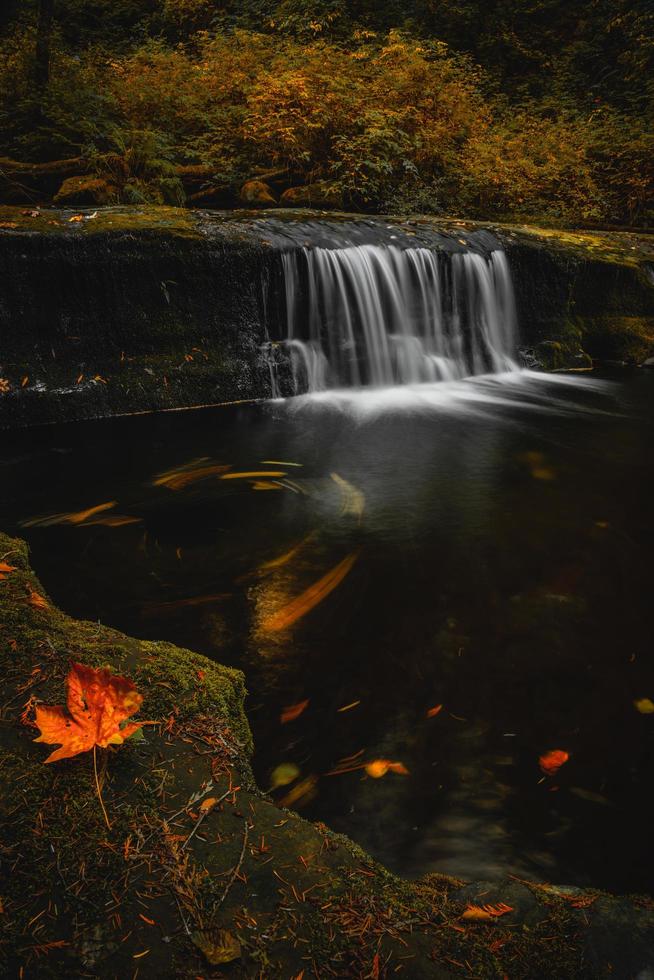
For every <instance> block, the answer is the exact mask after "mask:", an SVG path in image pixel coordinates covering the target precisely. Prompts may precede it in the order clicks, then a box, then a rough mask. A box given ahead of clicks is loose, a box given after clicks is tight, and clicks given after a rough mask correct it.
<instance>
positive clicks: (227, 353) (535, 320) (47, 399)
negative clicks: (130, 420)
mask: <svg viewBox="0 0 654 980" xmlns="http://www.w3.org/2000/svg"><path fill="white" fill-rule="evenodd" d="M295 203H302V202H300V201H299V200H298V201H297V202H295ZM317 220H319V221H321V222H330V223H331V224H332V225H333V224H334V223H337V224H343V226H346V225H347V223H349V222H357V223H358V224H359V225H361V224H363V225H365V224H366V223H367V224H370V223H371V222H372V223H374V222H376V223H377V224H378V225H380V227H390V225H389V224H388V223H389V222H391V223H393V226H394V227H396V229H397V232H398V235H400V236H403V237H405V238H406V236H413V237H412V238H411V239H409V240H412V241H415V242H420V241H422V240H427V239H428V240H429V241H431V242H434V241H436V242H437V244H436V247H440V246H439V245H438V241H440V242H441V243H444V245H445V247H447V249H448V251H452V250H457V249H458V250H459V251H460V250H462V249H465V248H467V247H468V243H469V240H470V238H471V237H474V235H478V234H479V233H480V232H481V233H488V234H489V235H491V236H493V238H494V239H495V240H496V241H499V242H500V243H501V244H502V245H503V246H504V247H505V249H506V254H507V256H508V260H509V263H510V266H511V269H512V273H513V281H514V285H515V292H516V303H517V308H518V315H519V320H520V333H521V338H520V345H521V353H522V356H523V360H524V363H525V364H526V365H527V366H529V367H535V368H536V369H539V370H589V369H590V368H591V367H592V366H593V364H594V363H600V364H601V363H606V362H610V363H612V364H615V363H618V364H624V365H627V366H636V365H639V364H641V363H643V362H645V361H646V360H647V359H648V358H649V357H651V356H652V355H654V237H653V236H651V235H647V234H644V233H641V234H632V233H630V232H617V231H616V232H584V233H581V232H572V231H563V230H560V229H559V230H557V229H544V228H539V227H535V226H518V225H499V224H492V223H483V222H473V221H463V220H456V219H453V218H446V217H443V218H440V217H439V218H433V217H421V216H392V217H382V218H376V219H372V218H371V217H370V216H366V215H356V214H341V213H335V212H329V213H327V212H325V211H316V210H313V211H311V210H304V209H302V208H290V209H284V208H280V207H276V208H272V209H268V210H266V209H265V208H259V209H256V210H250V211H202V210H186V209H181V208H172V207H163V206H161V207H157V206H143V207H141V206H132V207H127V206H121V207H92V206H90V207H86V208H75V209H73V208H67V209H66V208H59V209H54V208H48V209H45V208H44V209H33V210H29V209H27V210H26V209H20V208H15V207H0V283H1V285H0V337H1V340H0V428H10V427H19V426H24V425H37V424H40V423H50V422H57V421H76V420H81V419H88V418H105V417H108V416H114V415H125V414H131V413H138V412H152V411H162V410H167V409H180V408H190V407H198V406H203V405H215V404H220V403H224V402H234V401H248V400H255V399H265V398H269V397H270V396H271V394H272V386H271V376H272V373H276V375H277V382H278V385H279V388H280V391H281V393H282V394H284V393H288V394H290V393H292V390H293V389H292V383H291V378H290V370H289V363H288V351H287V350H286V349H285V347H284V345H282V344H279V343H275V341H279V340H281V339H282V338H283V337H284V336H285V333H286V319H285V308H284V299H283V289H282V288H281V260H280V251H281V250H288V249H292V248H302V247H303V245H304V244H306V243H305V242H304V241H303V238H304V237H306V235H305V233H304V232H302V228H306V226H307V223H309V222H315V221H317ZM291 226H293V227H291ZM287 231H288V232H289V233H288V234H286V232H287ZM469 233H470V234H469ZM487 237H488V235H487ZM271 341H272V343H271Z"/></svg>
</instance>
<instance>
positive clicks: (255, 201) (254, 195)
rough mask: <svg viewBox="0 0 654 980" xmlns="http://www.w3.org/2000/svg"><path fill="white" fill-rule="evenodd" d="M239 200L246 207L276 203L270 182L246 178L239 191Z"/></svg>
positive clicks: (266, 205) (267, 205) (268, 205)
mask: <svg viewBox="0 0 654 980" xmlns="http://www.w3.org/2000/svg"><path fill="white" fill-rule="evenodd" d="M238 196H239V200H240V201H241V203H242V204H245V205H246V206H248V207H252V206H253V205H254V206H255V207H270V206H271V205H275V204H276V203H277V201H276V199H275V197H274V196H273V192H272V188H271V187H270V184H267V183H266V182H265V181H264V180H246V182H245V183H244V184H243V186H242V187H241V190H240V191H239V195H238Z"/></svg>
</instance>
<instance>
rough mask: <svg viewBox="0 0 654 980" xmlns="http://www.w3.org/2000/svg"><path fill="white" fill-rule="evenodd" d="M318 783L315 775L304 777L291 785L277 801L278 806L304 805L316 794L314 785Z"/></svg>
mask: <svg viewBox="0 0 654 980" xmlns="http://www.w3.org/2000/svg"><path fill="white" fill-rule="evenodd" d="M317 785H318V777H317V776H313V775H312V776H307V777H306V779H303V780H301V782H299V783H298V784H297V786H293V788H292V789H290V790H289V791H288V793H286V795H285V796H283V797H282V798H281V800H278V801H277V805H278V806H286V807H290V806H298V805H300V804H301V805H302V806H306V804H307V803H310V802H311V800H312V799H313V798H314V797H315V795H316V786H317Z"/></svg>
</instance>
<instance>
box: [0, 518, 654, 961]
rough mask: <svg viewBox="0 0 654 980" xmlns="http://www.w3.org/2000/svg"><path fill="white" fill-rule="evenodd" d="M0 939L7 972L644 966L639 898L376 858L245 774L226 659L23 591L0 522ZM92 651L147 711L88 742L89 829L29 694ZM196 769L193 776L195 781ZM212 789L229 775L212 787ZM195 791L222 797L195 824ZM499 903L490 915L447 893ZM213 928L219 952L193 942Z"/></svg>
mask: <svg viewBox="0 0 654 980" xmlns="http://www.w3.org/2000/svg"><path fill="white" fill-rule="evenodd" d="M0 560H2V561H4V562H7V563H9V564H11V565H13V566H15V567H16V570H15V571H13V572H10V573H9V574H7V575H6V577H5V578H3V579H2V581H0V656H1V658H2V666H3V673H4V678H5V680H4V690H3V694H2V698H1V699H0V700H1V701H2V716H1V724H0V778H1V779H2V793H1V794H0V858H1V860H2V863H3V871H2V876H1V881H2V889H1V897H2V902H1V906H0V909H1V916H2V933H1V936H0V957H2V959H3V960H4V965H3V967H2V974H3V976H7V977H25V978H31V977H57V978H60V977H73V976H74V977H91V978H93V977H98V978H120V980H123V978H126V977H159V978H162V980H163V978H168V977H170V978H179V977H182V978H186V977H188V978H192V977H206V978H209V977H233V978H240V977H253V978H254V977H257V978H259V977H260V978H271V980H272V978H275V980H276V978H296V980H297V978H298V977H303V978H309V977H319V978H321V980H322V978H325V977H357V978H373V980H374V978H383V977H395V976H405V977H407V978H411V980H418V978H423V977H430V978H445V977H475V978H491V977H492V978H499V980H503V978H510V980H519V978H529V980H537V978H556V980H566V978H588V980H591V978H592V980H599V978H611V980H648V978H651V977H652V976H654V902H653V901H652V899H650V898H648V897H645V896H629V897H613V896H610V895H607V894H604V893H600V892H595V891H581V890H579V889H565V888H556V887H553V886H547V885H537V884H533V883H529V882H526V881H525V882H523V881H517V880H515V879H507V880H505V881H494V882H473V883H464V882H461V881H457V880H455V879H453V878H450V877H446V876H442V875H437V874H432V875H429V876H427V877H426V878H424V879H422V880H421V881H418V882H415V883H409V882H404V881H401V880H400V879H398V878H396V877H394V876H393V875H391V874H389V873H388V872H387V871H386V870H385V869H384V868H383V867H381V866H380V865H379V864H377V863H376V862H375V861H373V860H372V859H371V858H370V857H369V856H368V855H366V854H365V853H364V852H363V851H362V850H361V849H360V848H358V847H357V846H356V845H354V844H353V843H352V842H351V841H349V840H347V839H346V838H344V837H340V836H337V835H335V834H333V833H331V832H330V831H329V830H328V828H326V827H325V826H323V825H320V824H310V823H308V822H307V821H305V820H303V819H301V818H300V817H298V816H297V815H296V814H294V813H292V812H290V811H288V810H280V809H279V808H277V807H276V806H275V805H274V804H273V803H271V802H270V800H269V799H268V798H267V797H266V796H265V794H263V793H261V792H260V791H259V790H258V789H257V787H256V785H255V783H254V779H253V777H252V772H251V769H250V764H249V756H250V753H251V751H252V740H251V735H250V731H249V727H248V723H247V719H246V717H245V714H244V708H243V704H244V697H245V688H244V682H243V676H242V674H241V673H240V672H238V671H235V670H229V669H227V668H225V667H221V666H220V665H217V664H215V663H213V662H212V661H210V660H208V659H206V658H205V657H202V656H199V655H197V654H195V653H191V652H190V651H188V650H181V649H179V648H177V647H174V646H172V645H171V644H169V643H163V642H143V641H138V640H134V639H130V638H129V637H126V636H124V635H123V634H121V633H118V632H116V631H115V630H112V629H108V628H106V627H103V626H100V625H98V624H96V623H89V622H77V621H75V620H73V619H71V618H69V617H68V616H66V615H65V614H64V613H62V612H60V611H59V610H57V609H56V608H54V607H53V606H52V605H51V604H49V605H48V607H47V608H45V609H40V608H36V607H35V606H34V605H33V604H30V603H29V602H28V601H27V600H28V598H29V596H30V593H31V591H36V592H37V593H39V594H43V590H42V588H41V586H40V584H39V582H38V580H37V579H36V577H35V575H34V573H33V572H32V571H31V569H30V567H29V562H28V551H27V546H26V545H25V543H24V542H22V541H20V540H15V539H11V538H9V537H7V536H6V535H3V534H0ZM71 659H73V660H79V661H82V662H84V663H86V664H90V665H93V666H101V665H108V666H109V667H110V668H111V669H112V670H113V671H115V672H119V673H124V674H127V675H128V676H130V677H131V678H133V679H134V681H135V682H136V684H137V686H138V688H139V689H140V690H141V692H142V693H143V694H144V695H145V701H144V704H143V706H142V711H141V713H140V715H139V717H142V718H147V719H151V720H154V721H156V722H158V724H157V725H154V726H149V727H147V728H145V729H144V732H145V736H144V739H142V740H137V739H132V740H130V741H128V742H127V743H126V744H125V745H124V746H123V747H121V748H120V749H119V750H118V751H115V752H112V753H111V754H110V758H109V760H108V765H107V770H106V779H105V784H104V789H103V795H104V800H105V804H106V808H107V811H108V813H109V815H110V818H111V822H112V826H111V829H110V830H108V829H107V827H106V825H105V823H104V821H103V817H102V813H101V811H100V808H99V805H98V801H97V797H96V795H95V789H94V780H93V765H92V756H91V754H90V753H88V754H85V755H80V756H77V757H76V758H74V759H70V760H67V761H64V762H60V763H55V764H52V765H47V766H46V765H44V764H43V760H44V758H45V757H46V754H47V747H45V746H43V745H41V744H38V745H35V744H34V742H33V738H34V737H35V735H36V731H35V729H34V728H33V727H32V721H31V719H32V717H33V706H34V704H35V702H38V701H42V702H44V703H49V704H61V703H63V702H64V700H65V698H64V694H65V685H64V681H65V677H66V674H67V672H68V668H69V663H70V661H71ZM209 780H213V786H212V787H211V785H210V783H209V782H208V781H209ZM230 789H231V790H232V792H229V791H230ZM202 792H204V793H205V794H206V795H211V796H214V797H216V798H218V799H220V798H221V797H222V796H223V794H227V795H226V796H225V798H224V800H223V802H222V803H220V805H219V806H217V807H216V808H215V809H214V810H212V811H211V812H210V813H209V814H208V816H207V817H206V819H205V820H203V822H202V825H201V827H200V828H199V829H198V831H197V833H196V834H195V835H194V836H193V837H191V838H190V839H189V835H190V834H191V831H192V830H193V828H194V827H195V825H196V822H197V816H198V808H199V805H200V803H201V799H202V798H201V797H200V799H196V801H195V803H192V804H191V805H188V801H189V800H191V799H192V798H193V797H194V795H196V794H199V793H202ZM498 902H503V903H505V904H507V905H510V906H512V909H513V911H511V912H510V913H509V914H507V915H505V916H503V917H502V918H500V919H497V920H495V921H493V922H491V923H490V924H484V923H470V922H467V921H464V920H462V919H461V918H460V916H461V913H462V912H463V911H464V909H465V907H466V904H467V903H473V904H486V903H491V904H495V903H498ZM219 930H227V932H228V933H229V935H230V936H231V943H232V945H234V944H236V947H235V949H233V952H236V953H238V955H237V956H236V958H234V959H233V960H232V962H230V963H227V964H223V965H219V966H218V965H214V966H212V965H211V964H210V963H209V962H208V960H207V958H206V956H205V953H204V952H203V951H202V948H201V947H202V946H203V945H204V946H206V944H207V942H209V943H211V942H212V941H213V942H214V943H215V942H216V941H218V940H220V939H221V936H222V941H223V942H224V941H225V937H224V935H222V934H221V933H220V932H219Z"/></svg>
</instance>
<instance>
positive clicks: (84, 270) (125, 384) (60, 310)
mask: <svg viewBox="0 0 654 980" xmlns="http://www.w3.org/2000/svg"><path fill="white" fill-rule="evenodd" d="M271 259H272V256H271V255H270V254H269V253H268V252H266V251H264V250H263V249H261V248H258V247H257V246H256V244H253V243H251V242H248V241H243V240H235V239H234V238H231V237H229V236H227V235H224V236H220V235H217V236H214V237H210V236H202V235H197V236H195V235H181V234H177V233H176V234H174V235H171V234H169V233H153V232H152V231H150V232H144V233H133V232H132V231H129V232H125V231H122V230H120V229H117V230H116V232H111V233H106V234H105V233H100V234H93V235H89V236H88V237H83V236H82V234H79V235H77V234H76V233H75V232H72V231H71V232H70V233H68V232H64V233H62V234H60V235H58V236H57V235H55V234H52V235H42V234H34V235H29V236H23V237H20V238H16V237H15V238H11V239H10V238H8V237H3V238H2V239H0V277H1V279H2V282H3V286H2V290H1V297H0V335H1V336H2V343H1V348H0V376H2V377H3V378H5V379H6V381H7V385H8V387H7V388H6V389H5V392H4V394H2V395H1V396H0V425H5V426H6V425H10V426H12V425H21V424H34V423H40V422H49V421H57V420H66V419H79V418H89V417H102V416H108V415H114V414H121V413H125V412H133V411H150V410H156V409H164V408H173V407H180V406H191V405H202V404H207V403H216V402H221V401H233V400H239V399H251V398H258V397H262V396H264V397H265V396H268V395H269V394H270V378H269V369H268V367H267V365H266V363H265V361H264V359H263V356H262V351H261V344H262V343H263V342H264V340H265V339H266V318H268V317H269V316H270V313H264V297H263V293H262V283H264V282H265V281H266V267H267V265H268V264H269V262H270V261H271Z"/></svg>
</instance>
